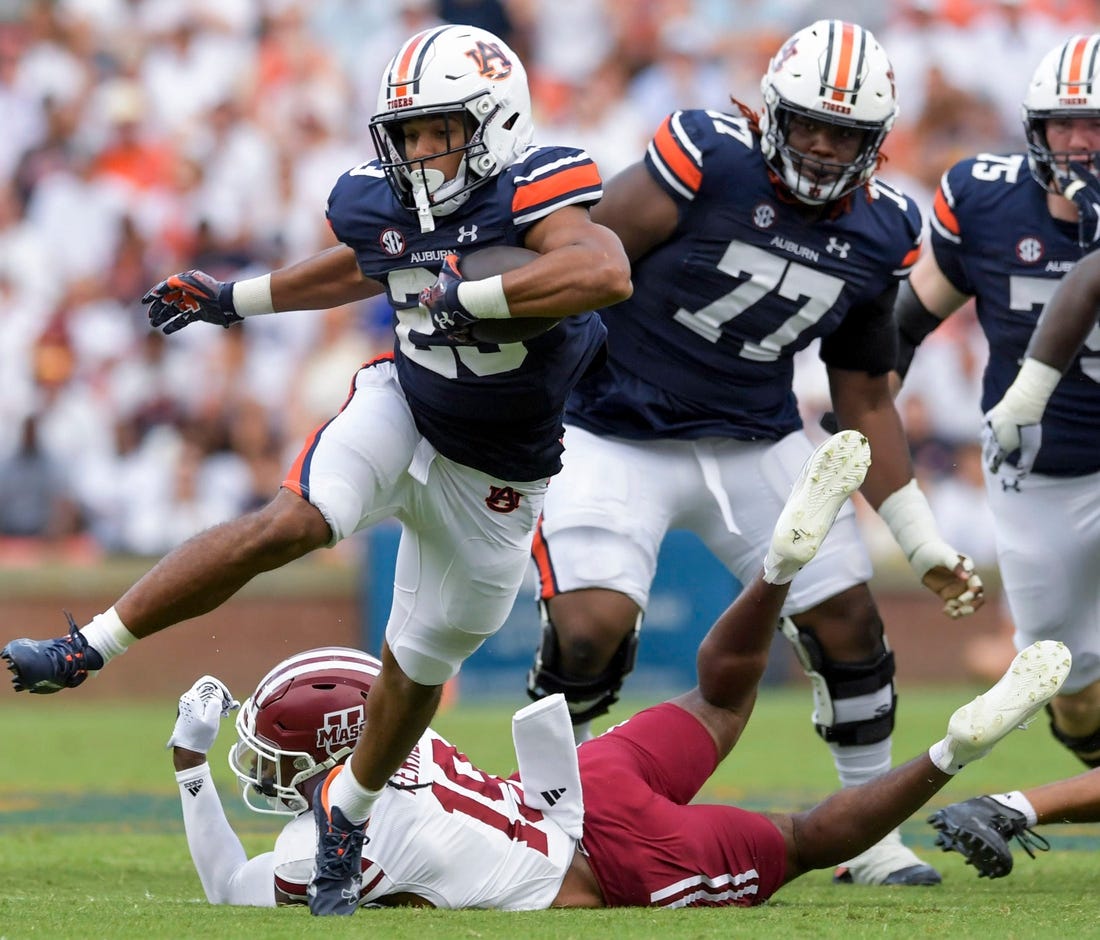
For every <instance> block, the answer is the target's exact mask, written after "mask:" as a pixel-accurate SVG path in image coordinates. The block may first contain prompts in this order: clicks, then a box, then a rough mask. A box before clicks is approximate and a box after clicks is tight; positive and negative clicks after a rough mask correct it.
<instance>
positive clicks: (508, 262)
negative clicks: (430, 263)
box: [458, 245, 558, 344]
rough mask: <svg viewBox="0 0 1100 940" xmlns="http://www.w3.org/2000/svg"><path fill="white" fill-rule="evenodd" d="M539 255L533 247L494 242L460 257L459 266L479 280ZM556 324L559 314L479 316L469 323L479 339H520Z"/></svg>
mask: <svg viewBox="0 0 1100 940" xmlns="http://www.w3.org/2000/svg"><path fill="white" fill-rule="evenodd" d="M538 256H539V255H538V252H537V251H531V250H530V249H528V248H516V247H513V246H511V245H494V246H493V247H491V248H479V249H477V250H476V251H471V252H470V253H469V254H466V255H462V256H461V257H460V258H459V261H458V270H459V271H460V272H461V273H462V276H463V277H464V278H466V279H467V280H471V281H479V280H481V279H482V278H485V277H492V276H493V275H494V274H503V273H504V272H505V271H511V270H512V269H513V268H518V267H521V266H523V265H525V264H527V262H528V261H531V260H532V259H534V258H537V257H538ZM557 324H558V320H557V318H556V317H516V318H514V319H513V318H511V317H509V318H506V319H503V320H478V321H477V322H476V323H475V324H474V325H473V326H472V327H470V335H471V336H473V338H474V339H475V340H477V341H478V342H479V343H494V344H502V343H520V342H523V340H525V339H532V338H533V337H535V336H541V335H542V334H543V333H545V332H546V331H547V330H550V329H552V328H553V327H555V326H557Z"/></svg>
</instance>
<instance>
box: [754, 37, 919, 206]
mask: <svg viewBox="0 0 1100 940" xmlns="http://www.w3.org/2000/svg"><path fill="white" fill-rule="evenodd" d="M760 90H761V92H762V93H763V95H764V114H763V117H762V118H761V121H760V132H761V139H760V148H761V150H762V151H763V153H764V159H765V160H767V162H768V165H769V166H770V167H771V168H772V170H774V171H775V173H776V174H777V175H778V176H779V178H780V180H782V182H783V184H784V185H785V186H786V187H787V188H788V189H789V190H790V191H791V193H792V194H793V195H794V196H795V197H796V198H797V199H798V200H799V201H801V202H804V203H807V204H809V205H822V204H824V203H827V202H832V201H833V200H835V199H839V198H841V197H842V196H845V195H847V194H848V193H850V192H852V190H854V189H856V187H858V186H860V185H861V184H863V183H865V182H866V181H867V180H869V179H870V178H871V176H872V175H873V174H874V172H875V168H876V167H877V165H878V153H879V148H880V147H881V146H882V142H883V140H884V139H885V138H886V135H887V133H889V131H890V128H891V127H893V126H894V119H895V117H896V116H897V113H898V103H897V92H896V90H895V88H894V70H893V68H892V67H891V65H890V60H889V59H888V58H887V57H886V53H885V51H883V48H882V46H880V45H879V44H878V40H876V39H875V37H874V36H872V35H871V33H870V32H868V31H867V30H866V29H864V28H863V27H862V26H857V25H856V24H855V23H846V22H844V21H842V20H818V21H817V22H816V23H814V24H812V25H810V26H807V27H806V28H805V29H802V30H799V31H798V32H797V33H795V34H794V35H793V36H791V38H790V39H788V40H787V41H786V42H785V43H783V46H782V48H781V49H780V50H779V52H777V53H776V54H775V56H774V58H772V60H771V62H770V63H769V65H768V71H767V72H766V73H765V74H764V78H763V80H762V81H761V83H760ZM796 114H797V115H801V116H803V117H807V118H810V119H812V120H814V121H819V122H823V123H825V124H832V125H836V126H839V127H850V128H856V129H858V130H861V131H862V132H863V140H862V142H861V143H860V148H859V153H858V154H857V156H856V158H855V159H854V160H853V161H852V162H851V163H829V162H825V161H822V160H818V159H817V158H815V157H813V156H812V155H810V154H804V153H800V152H799V151H797V150H795V149H793V148H792V147H791V146H790V144H789V143H788V142H787V129H788V125H789V123H790V119H791V116H792V115H796ZM811 168H812V170H813V172H811V173H806V172H804V171H805V170H806V169H811Z"/></svg>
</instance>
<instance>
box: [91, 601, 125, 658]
mask: <svg viewBox="0 0 1100 940" xmlns="http://www.w3.org/2000/svg"><path fill="white" fill-rule="evenodd" d="M80 632H81V633H82V634H84V639H85V640H87V641H88V645H89V646H90V647H91V648H92V649H94V650H95V651H96V652H97V653H99V655H100V656H102V657H103V662H104V663H109V662H110V661H111V660H112V659H114V658H115V657H116V656H121V655H122V654H123V653H125V652H126V649H127V647H128V646H129V645H130V644H131V643H136V642H137V637H136V636H134V635H133V634H132V633H131V632H130V631H129V630H127V629H126V626H125V624H123V622H122V620H121V619H120V618H119V616H118V614H117V613H115V609H114V608H113V607H112V608H111V609H110V610H106V611H104V612H103V613H102V614H96V615H95V616H94V617H93V618H92V622H91V623H90V624H88V626H86V627H81V628H80Z"/></svg>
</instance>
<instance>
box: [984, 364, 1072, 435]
mask: <svg viewBox="0 0 1100 940" xmlns="http://www.w3.org/2000/svg"><path fill="white" fill-rule="evenodd" d="M1060 381H1062V373H1061V372H1059V371H1058V370H1057V369H1055V368H1054V366H1048V365H1047V364H1046V363H1045V362H1040V361H1039V360H1038V359H1032V358H1031V357H1030V356H1028V357H1027V358H1026V359H1025V360H1024V364H1023V365H1022V366H1020V371H1019V373H1018V374H1017V376H1016V380H1015V381H1014V382H1013V383H1012V384H1011V385H1010V386H1009V387H1008V391H1006V392H1005V394H1004V398H1002V399H1001V402H1000V406H999V407H1000V411H1001V412H1003V413H1004V414H1006V415H1007V416H1010V417H1011V418H1012V419H1013V420H1014V421H1015V422H1016V424H1021V425H1029V424H1038V423H1039V422H1040V421H1041V420H1042V418H1043V412H1044V411H1045V410H1046V407H1047V402H1048V401H1049V400H1050V396H1051V395H1053V394H1054V389H1055V387H1056V386H1057V385H1058V383H1059V382H1060Z"/></svg>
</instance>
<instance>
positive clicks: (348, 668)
mask: <svg viewBox="0 0 1100 940" xmlns="http://www.w3.org/2000/svg"><path fill="white" fill-rule="evenodd" d="M381 669H382V664H381V663H380V662H379V661H378V660H377V659H375V658H374V657H373V656H369V655H367V654H366V653H363V652H361V651H359V650H356V649H349V648H346V647H342V646H326V647H321V648H319V649H313V650H307V651H306V652H304V653H298V654H296V655H294V656H291V657H290V658H289V659H284V660H283V661H282V662H281V663H279V665H277V666H276V667H275V668H274V669H272V670H271V671H270V672H269V673H268V674H267V675H266V676H264V677H263V678H262V679H261V680H260V684H259V685H258V686H256V691H255V692H253V693H252V695H251V696H249V698H248V700H247V701H246V702H245V703H244V705H242V706H241V710H240V712H238V714H237V737H238V740H237V743H236V744H235V745H234V746H233V747H232V749H231V750H230V751H229V766H230V768H231V769H232V771H233V773H235V774H236V775H237V780H238V781H239V782H240V784H241V795H242V796H243V797H244V802H245V805H247V806H248V808H249V809H251V810H254V811H255V812H257V813H277V814H281V815H297V814H298V813H302V812H304V811H305V810H307V809H309V805H310V804H309V800H310V797H311V796H312V792H313V788H314V787H316V785H317V784H318V783H320V782H321V781H322V780H323V779H324V777H323V775H324V774H325V773H326V772H327V771H328V770H329V769H330V768H331V767H334V766H336V764H338V763H340V762H341V761H342V760H343V759H344V758H345V757H347V756H348V755H349V754H351V752H352V750H354V748H355V742H356V741H358V740H359V735H360V733H361V732H362V729H363V721H364V719H365V716H366V708H365V703H366V698H367V694H368V693H369V692H370V690H371V686H372V685H373V683H374V680H375V679H376V678H377V676H378V673H379V671H380V670H381Z"/></svg>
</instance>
